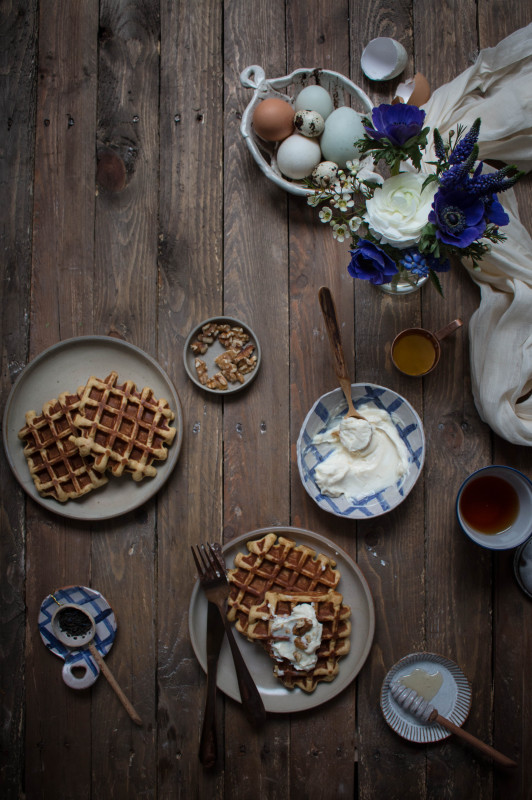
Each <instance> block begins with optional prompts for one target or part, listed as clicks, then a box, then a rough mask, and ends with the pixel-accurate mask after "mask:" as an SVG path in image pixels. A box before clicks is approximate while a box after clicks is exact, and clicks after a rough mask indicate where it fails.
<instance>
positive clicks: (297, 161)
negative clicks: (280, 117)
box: [277, 133, 321, 180]
mask: <svg viewBox="0 0 532 800" xmlns="http://www.w3.org/2000/svg"><path fill="white" fill-rule="evenodd" d="M320 161H321V150H320V146H319V144H318V142H317V141H316V140H315V139H309V138H308V137H306V136H301V135H300V134H299V133H293V134H292V136H289V137H288V139H285V140H284V142H281V144H280V145H279V149H278V150H277V166H278V167H279V169H280V170H281V172H282V173H283V175H285V176H286V177H287V178H293V179H294V180H301V178H306V177H307V176H308V175H310V173H311V172H312V170H313V169H314V167H315V166H316V165H317V164H319V162H320Z"/></svg>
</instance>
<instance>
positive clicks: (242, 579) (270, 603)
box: [227, 533, 351, 692]
mask: <svg viewBox="0 0 532 800" xmlns="http://www.w3.org/2000/svg"><path fill="white" fill-rule="evenodd" d="M247 548H248V550H249V553H248V554H244V553H237V555H236V558H235V568H234V569H231V570H229V572H228V579H229V584H230V593H229V611H228V614H227V616H228V619H229V620H230V621H232V622H235V624H236V628H237V630H238V631H239V632H240V633H241V634H243V635H244V636H246V637H247V638H248V639H249V640H250V641H254V642H258V643H259V644H261V645H262V646H263V647H264V648H265V649H266V651H267V652H268V653H269V654H270V656H271V657H272V658H273V659H274V661H275V664H274V674H275V675H276V676H277V677H279V679H280V680H281V681H282V682H283V684H284V685H285V686H287V687H288V688H290V689H293V688H294V687H296V686H299V687H300V688H301V689H303V690H304V691H306V692H312V691H314V689H315V688H316V686H317V685H318V683H319V682H320V681H331V680H333V679H334V677H335V676H336V675H337V674H338V670H339V665H338V662H339V660H340V658H341V657H342V656H344V655H346V654H347V653H348V652H349V647H350V642H349V634H350V632H351V623H350V619H349V618H350V616H351V610H350V609H349V607H348V606H345V605H343V598H342V595H341V594H340V593H339V592H337V591H336V587H337V585H338V582H339V580H340V572H339V571H338V570H337V569H335V566H336V565H335V562H334V561H333V560H332V559H330V558H328V557H327V556H325V555H323V554H321V553H319V554H317V553H316V551H315V550H313V549H312V548H310V547H308V546H306V545H303V544H299V545H296V543H295V542H294V541H292V540H291V539H286V538H285V537H283V536H279V538H277V536H276V535H275V534H273V533H269V534H266V536H264V537H263V538H262V539H258V540H254V541H250V542H247ZM304 603H308V604H309V605H311V606H312V607H313V609H314V611H315V614H316V617H317V620H318V622H320V623H321V625H322V634H321V642H320V644H319V647H318V649H317V650H316V655H317V662H316V664H315V665H314V666H313V667H311V668H310V669H300V668H298V666H297V664H296V663H293V662H292V661H289V660H288V659H285V658H279V657H278V656H277V655H275V652H274V650H273V644H274V639H275V636H274V635H273V633H272V624H273V622H274V620H279V618H280V617H287V616H290V615H291V614H292V612H293V610H294V608H295V607H296V606H298V605H301V604H304Z"/></svg>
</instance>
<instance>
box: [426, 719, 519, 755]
mask: <svg viewBox="0 0 532 800" xmlns="http://www.w3.org/2000/svg"><path fill="white" fill-rule="evenodd" d="M434 722H438V723H439V724H440V725H442V726H443V727H444V728H447V730H448V731H451V733H454V734H456V736H460V737H461V738H462V739H464V740H465V741H466V742H469V744H470V745H472V746H473V747H476V748H477V750H480V751H481V752H482V753H484V754H485V755H487V756H490V757H491V758H492V759H493V760H494V761H496V762H497V763H498V764H501V765H502V766H503V767H516V766H517V764H516V763H515V761H512V759H511V758H508V756H505V755H503V754H502V753H499V751H498V750H495V748H494V747H490V745H489V744H486V742H482V741H481V740H480V739H477V737H476V736H473V735H472V734H471V733H468V732H467V731H464V730H463V728H459V727H458V725H455V724H454V722H451V720H450V719H446V718H445V717H442V716H441V714H437V715H436V717H435V718H434Z"/></svg>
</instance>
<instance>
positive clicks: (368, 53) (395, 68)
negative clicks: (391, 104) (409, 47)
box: [360, 36, 408, 81]
mask: <svg viewBox="0 0 532 800" xmlns="http://www.w3.org/2000/svg"><path fill="white" fill-rule="evenodd" d="M407 63H408V54H407V52H406V50H405V48H404V47H403V45H402V44H401V43H400V42H397V41H396V40H395V39H391V38H389V37H387V36H379V37H378V38H377V39H372V40H371V42H370V43H369V44H368V45H367V46H366V47H365V48H364V51H363V53H362V56H361V57H360V66H361V67H362V71H363V72H364V75H366V77H367V78H370V80H373V81H389V80H391V79H392V78H396V77H397V76H398V75H400V74H401V72H403V70H404V68H405V67H406V65H407Z"/></svg>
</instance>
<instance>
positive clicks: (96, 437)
mask: <svg viewBox="0 0 532 800" xmlns="http://www.w3.org/2000/svg"><path fill="white" fill-rule="evenodd" d="M117 381H118V374H117V373H116V372H111V374H110V375H108V376H107V377H106V378H105V379H104V380H103V381H102V380H100V379H99V378H96V377H94V376H91V377H90V378H89V380H88V381H87V385H86V386H84V387H82V388H80V389H79V390H78V391H79V394H80V404H79V411H78V414H77V415H76V417H75V419H74V424H75V425H76V427H77V428H79V429H80V430H79V431H78V432H77V433H76V434H75V435H73V436H72V441H73V442H74V443H75V444H76V445H77V446H78V447H79V451H80V453H81V454H82V455H83V456H87V455H89V454H90V455H91V456H92V457H93V458H94V469H95V470H96V471H97V472H105V470H109V471H110V472H111V473H112V474H113V475H115V476H119V475H122V474H123V472H124V471H127V472H130V473H131V474H132V477H133V480H135V481H140V480H142V479H143V478H144V477H146V476H150V477H153V476H154V475H156V474H157V470H156V469H155V467H154V466H152V462H153V461H156V460H159V461H165V460H166V458H167V455H168V451H167V449H166V447H167V446H168V445H170V444H171V443H172V442H173V440H174V437H175V435H176V429H175V428H172V427H170V425H169V424H168V423H169V422H171V421H172V420H173V419H174V413H173V411H171V409H170V407H169V405H168V403H167V401H166V400H163V399H160V400H157V399H156V398H155V397H154V394H153V390H152V389H150V388H149V387H144V389H142V391H141V392H139V391H138V390H137V388H136V386H135V384H134V383H133V381H126V382H125V383H123V384H118V383H117Z"/></svg>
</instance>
